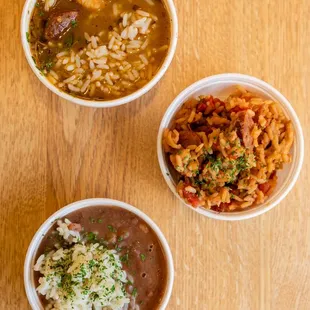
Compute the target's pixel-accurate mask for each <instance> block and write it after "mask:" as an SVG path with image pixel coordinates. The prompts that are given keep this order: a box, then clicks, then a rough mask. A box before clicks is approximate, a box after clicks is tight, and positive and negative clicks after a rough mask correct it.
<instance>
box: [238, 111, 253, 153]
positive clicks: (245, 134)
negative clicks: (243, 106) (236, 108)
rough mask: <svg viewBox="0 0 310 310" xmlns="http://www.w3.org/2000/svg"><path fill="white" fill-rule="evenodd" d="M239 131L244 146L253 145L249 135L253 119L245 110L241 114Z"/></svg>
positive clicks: (250, 146) (249, 146)
mask: <svg viewBox="0 0 310 310" xmlns="http://www.w3.org/2000/svg"><path fill="white" fill-rule="evenodd" d="M241 120H242V122H241V133H242V139H243V144H244V146H245V147H246V148H250V149H251V148H252V147H253V137H252V136H251V131H252V129H253V127H254V121H253V119H252V116H251V115H250V114H249V113H248V112H247V111H246V112H244V113H242V115H241Z"/></svg>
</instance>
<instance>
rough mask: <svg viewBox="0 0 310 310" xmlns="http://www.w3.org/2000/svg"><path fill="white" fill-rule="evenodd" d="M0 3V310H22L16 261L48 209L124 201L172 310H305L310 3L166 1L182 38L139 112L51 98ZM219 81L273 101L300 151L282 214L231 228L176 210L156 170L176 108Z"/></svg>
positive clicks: (16, 10)
mask: <svg viewBox="0 0 310 310" xmlns="http://www.w3.org/2000/svg"><path fill="white" fill-rule="evenodd" d="M0 3H1V5H0V7H1V10H0V29H1V39H0V40H1V41H0V44H1V45H0V66H1V70H0V92H1V107H0V202H1V207H0V221H1V223H0V247H1V250H0V262H1V271H0V309H10V310H11V309H12V310H13V309H30V307H29V305H28V302H27V299H26V296H25V293H24V287H23V261H24V257H25V253H26V250H27V247H28V244H29V242H30V240H31V238H32V236H33V234H34V233H35V231H36V230H37V229H38V227H39V226H40V224H41V223H42V222H43V221H44V220H45V219H46V218H47V217H48V216H49V215H51V214H52V213H53V212H55V211H56V210H57V209H59V208H61V207H62V206H64V205H66V204H68V203H70V202H73V201H76V200H80V199H83V198H91V197H109V198H114V199H118V200H123V201H125V202H128V203H130V204H132V205H135V206H137V207H138V208H140V209H141V210H143V211H144V212H146V213H147V214H148V215H150V216H151V217H152V218H153V219H154V220H155V221H156V222H157V223H158V225H159V226H160V228H161V229H162V231H163V232H164V234H165V235H166V237H167V239H168V241H169V243H170V245H171V249H172V252H173V256H174V261H175V268H176V277H175V284H174V289H173V294H172V298H171V301H170V303H169V306H168V308H167V309H168V310H170V309H171V310H172V309H185V310H187V309H188V310H192V309H197V310H198V309H199V310H201V309H212V310H214V309H215V310H217V309H229V310H231V309H232V310H234V309H242V310H243V309H244V310H248V309H251V310H252V309H262V310H273V309H281V310H291V309H305V310H307V309H310V198H309V197H310V196H309V187H310V179H309V173H310V159H309V156H308V154H309V146H310V144H309V137H310V126H309V124H310V113H309V107H310V105H309V98H310V87H309V85H310V39H309V38H310V1H309V0H286V1H282V0H252V1H248V0H217V1H207V0H176V1H175V3H176V7H177V11H178V17H179V26H180V36H179V43H178V48H177V51H176V55H175V58H174V60H173V62H172V65H171V67H170V68H169V70H168V72H167V73H166V75H165V76H164V78H163V79H162V80H161V82H160V83H159V84H158V85H157V86H156V87H155V88H154V89H153V90H152V91H150V92H149V93H148V94H147V95H145V96H144V97H143V98H141V99H140V100H137V101H135V102H132V103H130V104H128V105H125V106H121V107H118V108H113V109H108V110H107V109H90V108H83V107H79V106H76V105H74V104H71V103H69V102H66V101H65V100H62V99H59V98H58V97H57V96H56V95H54V94H52V93H51V92H50V91H49V90H47V89H46V88H45V87H44V86H43V85H42V84H41V83H40V82H39V80H38V79H37V78H36V77H35V75H34V74H33V73H32V71H31V69H30V67H29V66H28V64H27V62H26V59H25V57H24V54H23V50H22V47H21V43H20V34H19V31H20V30H19V23H20V15H21V12H22V7H23V0H17V1H5V0H0ZM224 72H240V73H246V74H250V75H253V76H256V77H258V78H261V79H264V80H265V81H267V82H268V83H270V84H272V85H273V86H275V87H276V88H277V89H278V90H279V91H281V92H282V93H283V94H284V95H285V96H286V97H287V98H288V99H289V100H290V102H291V103H292V105H293V106H294V108H295V110H296V112H297V114H298V115H299V117H300V121H301V123H302V126H303V130H304V135H305V142H306V152H305V154H306V156H305V162H304V165H303V169H302V173H301V176H300V178H299V180H298V182H297V184H296V186H295V187H294V189H293V190H292V191H291V192H290V194H289V195H288V196H287V198H286V199H285V201H284V202H282V203H281V204H280V205H279V206H277V207H276V208H274V209H273V210H272V211H270V212H268V213H266V214H264V215H262V216H260V217H257V218H254V219H250V220H246V221H242V222H235V223H229V222H222V221H215V220H212V219H208V218H204V217H202V216H200V215H198V214H195V213H194V212H193V211H191V210H190V209H188V208H186V207H184V206H183V205H181V203H180V202H179V201H177V199H176V198H175V197H174V196H173V194H172V193H171V192H170V190H169V189H168V187H167V185H166V184H165V182H164V179H163V177H162V175H161V172H160V170H159V167H158V163H157V156H156V135H157V130H158V126H159V123H160V120H161V118H162V116H163V114H164V112H165V110H166V108H167V107H168V106H169V104H170V103H171V101H172V100H173V98H174V97H175V96H176V95H177V94H178V93H179V92H180V91H181V90H183V89H184V88H185V87H186V86H188V85H190V84H191V83H193V82H195V81H196V80H198V79H201V78H203V77H206V76H209V75H213V74H216V73H224ZM150 310H151V309H150Z"/></svg>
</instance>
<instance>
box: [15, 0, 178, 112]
mask: <svg viewBox="0 0 310 310" xmlns="http://www.w3.org/2000/svg"><path fill="white" fill-rule="evenodd" d="M162 1H163V3H164V5H165V7H166V9H167V12H168V15H169V17H170V22H171V30H170V31H171V40H170V45H169V49H168V52H167V55H166V58H165V59H164V61H163V63H162V65H161V67H160V68H159V70H158V71H157V73H156V74H155V75H154V76H153V78H152V79H151V80H150V81H149V82H148V83H147V84H145V85H144V86H143V87H142V88H140V89H138V90H136V91H134V92H133V93H131V94H129V95H127V96H124V97H121V98H117V99H113V100H106V101H98V100H88V99H82V98H78V97H74V96H71V95H70V94H68V93H66V92H63V91H61V90H60V89H59V88H57V87H56V86H54V85H53V84H52V83H51V82H49V80H48V79H47V78H45V76H44V75H42V73H41V72H40V70H39V69H38V68H37V67H36V65H35V63H34V61H33V59H32V54H31V49H30V45H29V43H28V42H27V35H26V33H27V32H29V24H30V20H31V16H32V11H33V9H34V6H35V4H36V2H37V0H26V2H25V5H24V8H23V13H22V18H21V25H20V29H21V40H22V45H23V49H24V52H25V56H26V59H27V61H28V63H29V65H30V67H31V69H32V70H33V72H34V73H35V75H36V76H37V78H38V79H39V80H40V81H41V82H42V83H43V84H44V85H45V86H46V87H47V88H48V89H50V90H51V91H52V92H54V93H55V94H56V95H58V96H60V97H62V98H64V99H66V100H68V101H71V102H73V103H76V104H79V105H83V106H88V107H94V108H110V107H115V106H119V105H123V104H126V103H129V102H131V101H134V100H136V99H138V98H139V97H141V96H142V95H144V94H145V93H147V92H148V91H149V90H151V89H152V88H153V87H154V86H155V85H156V84H157V83H158V81H159V80H160V79H161V78H162V77H163V75H164V74H165V72H166V71H167V69H168V67H169V65H170V63H171V61H172V59H173V56H174V53H175V50H176V46H177V39H178V19H177V13H176V9H175V6H174V2H173V0H162Z"/></svg>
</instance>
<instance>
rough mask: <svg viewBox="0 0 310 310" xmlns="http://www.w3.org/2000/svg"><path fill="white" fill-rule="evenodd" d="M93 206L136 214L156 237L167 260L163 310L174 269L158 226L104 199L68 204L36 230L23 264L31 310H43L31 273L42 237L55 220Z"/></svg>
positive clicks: (127, 205) (132, 209) (128, 208)
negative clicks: (118, 209)
mask: <svg viewBox="0 0 310 310" xmlns="http://www.w3.org/2000/svg"><path fill="white" fill-rule="evenodd" d="M94 206H115V207H119V208H122V209H125V210H128V211H130V212H132V213H134V214H136V215H137V216H138V217H139V218H141V219H142V220H144V221H145V222H146V223H147V224H148V225H149V226H150V227H151V228H152V229H153V231H154V232H155V234H156V235H157V237H158V239H159V241H160V243H161V245H162V249H163V251H164V255H165V257H166V260H167V270H168V275H167V284H166V292H165V295H164V297H163V299H162V303H161V305H160V308H159V309H160V310H164V309H165V308H166V306H167V304H168V302H169V299H170V296H171V292H172V287H173V281H174V267H173V258H172V254H171V251H170V248H169V245H168V242H167V240H166V238H165V237H164V235H163V233H162V232H161V230H160V229H159V228H158V226H157V225H156V224H155V223H154V222H153V221H152V220H151V219H150V218H149V217H148V216H147V215H146V214H144V213H143V212H142V211H140V210H139V209H137V208H135V207H133V206H131V205H129V204H127V203H124V202H121V201H118V200H112V199H105V198H94V199H86V200H81V201H77V202H74V203H71V204H69V205H68V206H66V207H64V208H62V209H60V210H58V211H57V212H56V213H54V214H53V215H51V216H50V217H49V218H48V219H47V220H46V221H45V222H44V223H43V224H42V226H41V227H40V228H39V229H38V231H37V232H36V234H35V235H34V237H33V239H32V241H31V243H30V245H29V248H28V251H27V254H26V258H25V264H24V285H25V290H26V294H27V298H28V301H29V303H30V305H31V307H32V309H33V310H43V309H44V308H43V306H42V304H41V302H40V299H39V297H38V294H37V292H36V287H35V281H34V273H33V266H34V265H35V257H36V253H37V250H38V247H39V245H40V244H41V241H42V239H43V237H44V235H45V234H46V233H47V232H48V231H49V229H50V228H51V226H52V225H53V223H54V222H55V220H57V219H59V218H63V217H65V216H66V215H68V214H70V213H72V212H74V211H76V210H79V209H83V208H86V207H94Z"/></svg>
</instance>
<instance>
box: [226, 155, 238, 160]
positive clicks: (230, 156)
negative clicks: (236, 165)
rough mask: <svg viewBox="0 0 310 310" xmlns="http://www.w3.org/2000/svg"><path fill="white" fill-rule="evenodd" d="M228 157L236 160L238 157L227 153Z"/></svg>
mask: <svg viewBox="0 0 310 310" xmlns="http://www.w3.org/2000/svg"><path fill="white" fill-rule="evenodd" d="M228 158H229V159H232V160H236V159H237V158H238V156H237V155H228Z"/></svg>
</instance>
